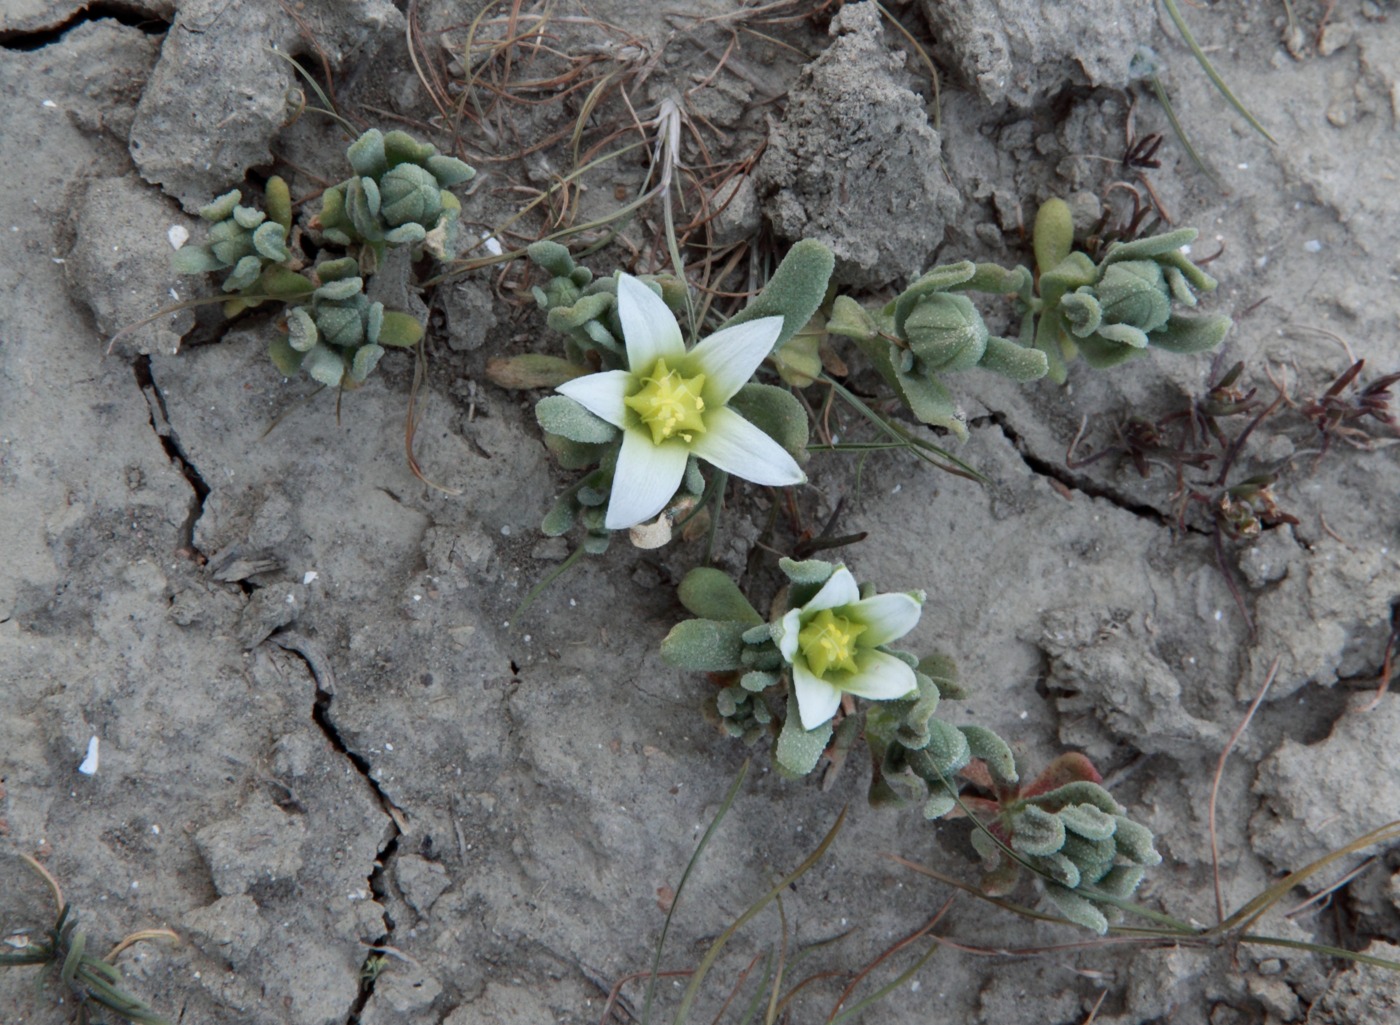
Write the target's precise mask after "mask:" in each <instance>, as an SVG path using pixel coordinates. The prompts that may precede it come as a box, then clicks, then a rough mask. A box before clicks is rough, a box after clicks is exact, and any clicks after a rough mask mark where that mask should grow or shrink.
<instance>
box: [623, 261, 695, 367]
mask: <svg viewBox="0 0 1400 1025" xmlns="http://www.w3.org/2000/svg"><path fill="white" fill-rule="evenodd" d="M617 317H618V319H619V320H620V321H622V339H623V341H624V342H626V343H627V365H628V366H629V367H631V368H632V369H633V370H634V371H636V372H637V373H639V374H645V373H649V372H650V371H651V368H652V364H654V363H655V362H656V361H657V360H658V359H662V358H665V359H667V360H670V361H672V362H673V363H674V362H676V361H678V360H680V359H681V358H682V357H683V356H685V341H684V340H683V339H682V338H681V328H680V325H679V324H677V323H676V318H675V316H674V315H673V314H672V313H671V310H670V308H669V307H667V305H666V304H665V303H664V302H662V301H661V297H660V296H658V295H657V294H656V293H655V292H653V291H652V290H651V289H650V288H648V287H647V286H646V285H644V284H642V283H641V282H640V281H638V280H637V279H636V278H634V277H632V276H631V275H630V274H619V275H618V277H617Z"/></svg>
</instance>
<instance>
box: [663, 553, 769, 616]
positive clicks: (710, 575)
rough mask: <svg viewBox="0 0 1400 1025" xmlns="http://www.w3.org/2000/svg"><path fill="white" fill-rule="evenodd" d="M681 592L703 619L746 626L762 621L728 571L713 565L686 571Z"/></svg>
mask: <svg viewBox="0 0 1400 1025" xmlns="http://www.w3.org/2000/svg"><path fill="white" fill-rule="evenodd" d="M679 596H680V600H681V604H682V605H684V606H685V607H686V608H687V609H689V610H690V611H691V612H693V613H695V615H697V616H699V617H700V618H702V619H720V620H730V621H737V622H744V623H746V624H747V627H753V626H758V625H762V623H763V617H762V616H760V615H759V614H758V611H757V610H756V609H755V608H754V607H753V606H752V605H751V604H749V600H748V599H747V598H745V597H744V594H743V592H742V591H740V590H739V586H738V585H737V584H736V583H734V581H733V580H731V579H730V577H729V574H728V573H725V572H723V571H722V570H718V569H715V568H714V567H713V566H698V567H696V568H695V569H692V570H691V571H690V572H689V573H687V574H686V575H685V579H683V580H682V581H681V586H680V589H679ZM747 627H746V628H747Z"/></svg>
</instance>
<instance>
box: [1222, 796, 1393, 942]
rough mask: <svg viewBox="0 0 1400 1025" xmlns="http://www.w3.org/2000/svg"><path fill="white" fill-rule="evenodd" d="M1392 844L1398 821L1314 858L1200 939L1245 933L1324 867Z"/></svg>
mask: <svg viewBox="0 0 1400 1025" xmlns="http://www.w3.org/2000/svg"><path fill="white" fill-rule="evenodd" d="M1393 840H1400V819H1397V820H1395V821H1394V822H1387V823H1386V824H1385V825H1383V826H1380V827H1379V828H1377V829H1373V830H1371V831H1370V832H1369V833H1366V834H1364V835H1362V836H1359V837H1357V838H1356V839H1355V840H1353V841H1352V842H1351V843H1349V844H1347V845H1346V846H1345V847H1339V848H1337V849H1336V850H1335V851H1332V852H1331V853H1330V854H1328V855H1326V856H1325V857H1321V858H1318V859H1317V860H1316V861H1314V862H1312V863H1311V864H1308V865H1305V866H1304V867H1303V868H1300V869H1298V870H1297V871H1296V872H1290V873H1289V874H1288V875H1286V876H1285V877H1284V878H1283V879H1281V880H1279V881H1278V882H1277V883H1275V884H1274V885H1273V886H1270V887H1269V888H1268V889H1267V890H1265V891H1264V892H1263V893H1261V894H1259V895H1258V896H1256V897H1255V898H1254V899H1253V900H1251V901H1250V902H1249V903H1247V904H1245V906H1244V907H1242V908H1240V909H1239V910H1238V911H1236V912H1235V913H1234V914H1233V915H1231V916H1230V917H1229V918H1227V919H1225V921H1223V922H1221V923H1220V924H1219V925H1217V926H1215V927H1214V928H1211V929H1207V930H1206V931H1205V932H1204V933H1203V935H1206V936H1212V935H1218V934H1221V933H1227V932H1233V931H1240V930H1244V929H1248V928H1249V927H1250V926H1251V925H1253V924H1254V923H1255V922H1257V921H1258V920H1259V919H1260V918H1261V917H1262V916H1263V915H1264V914H1265V912H1267V911H1268V910H1269V909H1270V908H1271V907H1273V906H1274V905H1275V904H1277V903H1278V902H1279V901H1281V900H1282V899H1283V898H1284V897H1286V896H1287V895H1288V892H1289V891H1290V890H1292V889H1293V887H1295V886H1298V885H1300V884H1301V883H1303V882H1306V881H1307V880H1308V879H1310V878H1311V877H1312V876H1314V875H1316V874H1317V873H1318V872H1320V871H1322V870H1323V869H1324V868H1326V867H1327V866H1328V865H1331V864H1334V863H1335V862H1337V861H1339V860H1341V859H1342V858H1345V857H1347V856H1348V855H1351V854H1355V853H1357V852H1358V851H1363V850H1365V849H1366V848H1367V847H1371V846H1373V845H1375V844H1382V843H1389V842H1391V841H1393ZM1309 949H1311V948H1309ZM1397 967H1400V966H1397Z"/></svg>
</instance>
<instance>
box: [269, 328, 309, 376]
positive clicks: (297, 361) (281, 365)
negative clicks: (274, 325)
mask: <svg viewBox="0 0 1400 1025" xmlns="http://www.w3.org/2000/svg"><path fill="white" fill-rule="evenodd" d="M267 354H268V356H270V357H271V358H272V365H273V366H275V367H276V368H277V370H278V372H279V373H280V374H281V375H282V376H283V377H295V376H296V375H297V371H299V370H300V369H301V361H302V360H303V359H304V358H305V357H306V354H305V353H303V352H298V351H297V350H296V349H293V348H292V347H291V345H289V344H288V342H287V336H286V335H278V336H277V337H276V338H274V339H273V340H272V344H271V345H269V346H268V349H267Z"/></svg>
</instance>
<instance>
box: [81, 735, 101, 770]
mask: <svg viewBox="0 0 1400 1025" xmlns="http://www.w3.org/2000/svg"><path fill="white" fill-rule="evenodd" d="M78 771H79V772H81V773H82V774H83V775H84V776H94V775H96V774H97V738H96V737H93V738H92V739H91V740H89V741H88V746H87V757H85V758H84V759H83V764H82V765H79V766H78Z"/></svg>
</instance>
